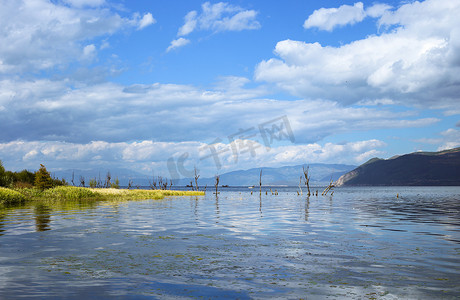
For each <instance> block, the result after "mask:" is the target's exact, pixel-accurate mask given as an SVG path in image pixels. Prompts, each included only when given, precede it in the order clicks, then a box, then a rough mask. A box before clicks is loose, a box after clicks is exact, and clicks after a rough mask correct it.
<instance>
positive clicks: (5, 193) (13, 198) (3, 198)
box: [0, 187, 27, 205]
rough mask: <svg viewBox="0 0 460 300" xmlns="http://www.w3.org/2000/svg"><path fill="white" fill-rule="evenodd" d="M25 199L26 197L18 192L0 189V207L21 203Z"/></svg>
mask: <svg viewBox="0 0 460 300" xmlns="http://www.w3.org/2000/svg"><path fill="white" fill-rule="evenodd" d="M26 199H27V197H26V196H25V195H24V194H22V193H20V192H17V191H14V190H11V189H7V188H4V187H0V205H1V204H6V205H8V204H17V203H23V202H25V201H26Z"/></svg>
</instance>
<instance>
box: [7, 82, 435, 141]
mask: <svg viewBox="0 0 460 300" xmlns="http://www.w3.org/2000/svg"><path fill="white" fill-rule="evenodd" d="M247 82H248V80H247V79H245V78H241V77H226V78H223V79H222V81H221V82H220V83H219V84H218V85H217V86H216V88H215V89H199V88H196V87H193V86H187V85H174V84H159V83H154V84H146V85H140V84H137V85H132V86H123V85H119V84H114V83H101V84H93V85H90V86H83V87H80V88H75V87H73V86H71V85H70V84H69V83H68V82H66V81H50V80H34V81H23V82H21V81H15V80H0V90H1V91H3V92H2V93H1V94H0V105H1V106H3V107H5V109H4V110H3V111H0V118H1V119H2V122H0V132H2V135H1V136H0V142H7V141H12V140H17V139H22V140H62V141H67V142H78V143H81V142H89V141H92V140H103V141H107V142H117V141H126V140H150V139H152V140H158V141H174V142H177V141H211V140H213V139H216V138H221V139H226V138H227V137H228V136H229V135H231V134H233V133H235V132H238V130H239V129H240V128H243V129H244V128H253V127H255V128H257V126H258V125H259V124H262V123H264V122H267V121H269V120H273V119H275V118H277V117H280V115H287V116H288V117H289V120H290V125H291V127H292V130H293V133H294V135H295V138H296V141H297V142H300V143H312V142H317V141H319V140H321V139H322V138H324V137H326V136H328V135H331V134H340V133H346V132H351V131H355V130H364V129H366V130H369V129H376V128H408V127H424V126H429V125H431V124H434V123H436V122H438V121H439V120H438V119H436V118H417V116H416V115H413V114H412V115H411V114H408V113H406V112H397V111H392V107H387V108H381V107H378V108H374V107H344V106H341V105H340V104H338V103H337V102H332V101H324V100H314V101H313V100H296V101H280V100H276V99H265V98H263V97H264V95H265V94H264V93H265V91H264V89H263V87H262V88H261V87H256V88H245V87H244V85H245V84H246V83H247ZM408 117H410V118H409V119H408Z"/></svg>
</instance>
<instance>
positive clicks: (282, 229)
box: [0, 187, 460, 299]
mask: <svg viewBox="0 0 460 300" xmlns="http://www.w3.org/2000/svg"><path fill="white" fill-rule="evenodd" d="M277 189H278V192H279V194H278V195H277V196H275V195H271V194H270V193H268V195H265V193H263V194H262V196H261V197H259V193H258V190H256V189H254V194H253V195H251V194H250V191H251V190H248V189H247V188H246V189H222V192H221V193H220V194H219V195H218V197H216V196H215V195H213V194H212V193H211V192H208V193H207V195H206V196H199V197H174V198H168V199H165V200H159V201H158V200H155V201H153V200H145V201H126V202H92V203H91V202H90V203H88V202H83V203H66V204H62V205H50V204H37V205H29V206H24V207H12V208H8V209H3V210H0V299H16V298H22V297H27V298H39V299H62V298H67V299H69V298H70V299H105V298H119V299H144V298H145V299H152V298H153V299H188V298H190V297H192V298H205V299H207V298H222V299H223V298H228V299H236V298H239V299H253V298H255V299H267V298H270V299H273V298H278V299H300V298H303V299H324V298H329V299H343V298H351V299H401V298H404V299H454V298H455V299H458V298H459V297H460V187H411V188H407V187H391V188H339V189H336V190H335V192H334V195H333V196H332V197H331V196H318V197H316V196H313V197H310V198H309V199H308V198H307V197H306V196H305V194H304V195H303V196H298V195H297V192H296V189H295V188H281V189H280V188H277ZM319 193H321V190H320V192H319ZM397 194H399V198H397V197H396V195H397Z"/></svg>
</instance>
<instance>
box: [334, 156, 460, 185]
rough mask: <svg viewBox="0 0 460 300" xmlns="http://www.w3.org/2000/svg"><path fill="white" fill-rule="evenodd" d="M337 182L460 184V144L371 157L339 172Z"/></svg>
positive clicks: (344, 183)
mask: <svg viewBox="0 0 460 300" xmlns="http://www.w3.org/2000/svg"><path fill="white" fill-rule="evenodd" d="M336 185H337V186H372V185H374V186H396V185H399V186H423V185H425V186H451V185H458V186H460V148H455V149H450V150H445V151H440V152H414V153H410V154H406V155H401V156H395V157H392V158H390V159H379V158H373V159H371V160H369V161H368V162H366V163H364V164H362V165H361V166H359V167H357V168H356V169H354V170H352V171H350V172H348V173H346V174H345V175H343V176H341V177H340V178H339V179H338V180H337V182H336Z"/></svg>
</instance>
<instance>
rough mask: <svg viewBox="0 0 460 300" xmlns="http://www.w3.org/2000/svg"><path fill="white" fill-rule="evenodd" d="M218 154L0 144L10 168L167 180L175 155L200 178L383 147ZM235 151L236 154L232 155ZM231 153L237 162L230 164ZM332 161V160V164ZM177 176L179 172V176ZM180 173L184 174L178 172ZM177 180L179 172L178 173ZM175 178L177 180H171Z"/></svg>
mask: <svg viewBox="0 0 460 300" xmlns="http://www.w3.org/2000/svg"><path fill="white" fill-rule="evenodd" d="M249 142H250V143H252V144H251V145H252V146H253V147H254V152H249V151H244V149H243V148H241V145H247V144H248V143H249ZM213 146H215V147H216V148H218V149H221V150H222V149H223V150H227V151H221V153H220V154H219V155H218V157H217V159H218V160H219V163H220V165H219V166H217V165H216V162H215V159H214V158H213V157H212V156H209V155H208V154H207V150H206V149H207V147H209V145H208V144H206V143H202V142H168V143H167V142H155V141H152V140H144V141H139V142H132V143H128V142H118V143H110V142H104V141H93V142H90V143H83V144H80V143H66V142H57V141H20V140H18V141H12V142H8V143H0V156H1V157H2V158H3V159H4V161H7V164H6V167H7V168H9V169H14V170H20V169H24V168H26V169H37V167H38V166H37V162H42V163H45V164H46V166H47V167H48V168H49V169H50V170H58V169H66V168H75V165H76V164H78V165H79V166H80V168H108V169H110V168H121V167H123V168H132V169H137V170H142V171H143V172H144V173H146V174H151V173H152V171H155V173H156V174H158V175H162V176H166V177H170V178H171V177H172V176H174V175H177V174H172V173H174V171H173V172H170V171H171V170H170V168H171V163H170V165H169V166H168V160H170V161H171V160H172V161H174V164H175V166H176V170H177V166H178V165H177V162H178V158H179V157H185V159H184V160H182V161H181V162H180V167H181V168H183V169H184V170H191V169H193V167H194V166H196V167H198V168H199V169H200V172H201V174H202V175H203V177H207V176H209V177H210V176H213V175H215V174H216V173H223V172H228V171H232V170H238V169H248V168H254V167H258V166H260V165H261V164H263V165H265V166H270V167H279V166H284V165H295V164H303V163H306V162H308V163H321V162H323V163H326V162H329V161H330V160H331V159H334V160H335V158H336V157H341V160H340V161H337V162H342V163H351V162H352V163H357V164H358V163H362V162H364V161H365V160H367V159H368V158H369V157H370V156H374V155H376V154H379V153H381V152H380V151H379V150H378V149H380V148H382V147H384V146H385V143H383V142H382V141H379V140H365V141H357V142H349V143H345V144H333V143H326V144H325V145H319V144H316V143H313V144H306V145H295V144H291V145H287V146H276V147H271V148H270V149H268V150H267V148H266V147H265V146H264V145H263V144H260V143H258V142H254V141H250V140H235V141H233V142H232V143H228V142H227V143H225V142H224V143H216V144H213ZM232 149H235V151H236V152H235V151H232ZM235 153H236V155H237V160H235ZM335 161H336V160H335ZM178 173H179V172H178ZM182 173H183V172H182ZM179 175H180V176H181V177H182V176H183V175H184V174H181V173H179ZM176 178H177V177H176Z"/></svg>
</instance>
